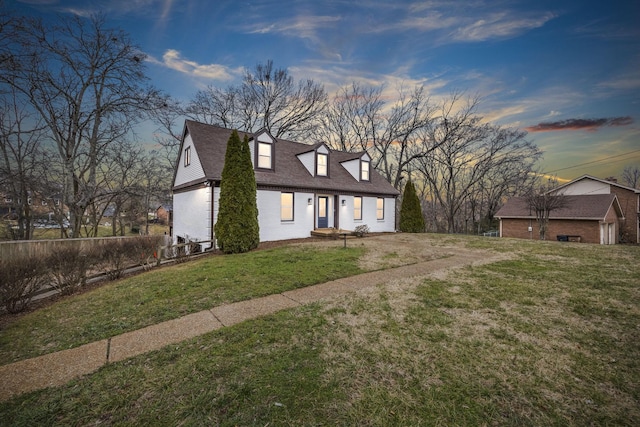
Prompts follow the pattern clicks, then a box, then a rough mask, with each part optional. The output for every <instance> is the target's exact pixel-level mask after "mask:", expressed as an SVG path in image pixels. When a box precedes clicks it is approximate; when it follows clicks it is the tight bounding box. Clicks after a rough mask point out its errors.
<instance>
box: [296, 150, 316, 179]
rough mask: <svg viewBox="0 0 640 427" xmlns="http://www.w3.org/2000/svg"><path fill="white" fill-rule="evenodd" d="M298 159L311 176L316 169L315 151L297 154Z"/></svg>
mask: <svg viewBox="0 0 640 427" xmlns="http://www.w3.org/2000/svg"><path fill="white" fill-rule="evenodd" d="M297 157H298V160H300V163H302V165H303V166H304V168H305V169H306V170H307V171H308V172H309V175H311V176H313V173H314V171H315V170H316V153H315V151H309V152H308V153H302V154H298V156H297Z"/></svg>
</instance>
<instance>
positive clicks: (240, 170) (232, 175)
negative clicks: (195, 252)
mask: <svg viewBox="0 0 640 427" xmlns="http://www.w3.org/2000/svg"><path fill="white" fill-rule="evenodd" d="M256 195H257V187H256V178H255V174H254V172H253V165H252V163H251V152H250V150H249V139H248V138H247V137H246V136H245V138H244V141H240V136H239V135H238V132H236V131H235V130H234V131H233V132H232V133H231V136H230V137H229V141H228V143H227V152H226V154H225V158H224V168H223V169H222V181H221V184H220V208H219V210H218V221H217V222H216V225H215V229H214V230H215V237H216V240H217V242H218V246H219V247H220V249H221V250H222V251H223V252H224V253H242V252H248V251H250V250H251V249H254V248H256V247H257V246H258V243H260V230H259V225H258V205H257V201H256Z"/></svg>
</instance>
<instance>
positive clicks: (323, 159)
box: [316, 153, 329, 176]
mask: <svg viewBox="0 0 640 427" xmlns="http://www.w3.org/2000/svg"><path fill="white" fill-rule="evenodd" d="M328 159H329V156H327V155H326V154H324V153H318V157H317V163H316V175H318V176H327V175H328V173H327V172H328V170H329V169H328V167H327V163H328V162H327V160H328Z"/></svg>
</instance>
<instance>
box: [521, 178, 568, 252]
mask: <svg viewBox="0 0 640 427" xmlns="http://www.w3.org/2000/svg"><path fill="white" fill-rule="evenodd" d="M556 186H557V181H556V180H554V179H549V180H548V182H547V184H546V185H541V186H539V187H537V188H535V189H533V190H532V191H530V192H529V193H528V194H526V195H525V198H526V201H527V204H528V205H529V208H530V209H531V211H532V212H534V213H535V214H536V221H537V222H538V232H539V235H540V240H545V239H546V235H547V229H548V227H549V218H550V217H551V213H552V212H553V211H557V210H558V209H562V208H563V207H565V206H566V204H567V201H566V196H564V195H563V194H562V193H557V192H555V191H553V189H554V187H556Z"/></svg>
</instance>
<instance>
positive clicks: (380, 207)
mask: <svg viewBox="0 0 640 427" xmlns="http://www.w3.org/2000/svg"><path fill="white" fill-rule="evenodd" d="M376 218H377V219H384V199H383V198H382V197H378V200H377V202H376Z"/></svg>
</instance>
